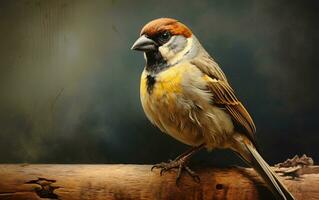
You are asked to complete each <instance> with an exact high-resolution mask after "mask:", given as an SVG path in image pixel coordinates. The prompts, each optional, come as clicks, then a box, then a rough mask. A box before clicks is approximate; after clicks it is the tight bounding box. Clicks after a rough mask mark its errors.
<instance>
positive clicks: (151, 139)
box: [0, 0, 319, 164]
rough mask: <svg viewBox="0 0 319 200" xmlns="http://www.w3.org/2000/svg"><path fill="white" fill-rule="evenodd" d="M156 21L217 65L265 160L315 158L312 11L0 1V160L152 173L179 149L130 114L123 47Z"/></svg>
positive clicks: (208, 158) (133, 104)
mask: <svg viewBox="0 0 319 200" xmlns="http://www.w3.org/2000/svg"><path fill="white" fill-rule="evenodd" d="M158 17H173V18H177V19H179V20H180V21H182V22H183V23H185V24H187V25H188V26H189V27H190V28H191V29H192V30H193V32H194V34H195V35H196V36H197V37H198V38H199V40H200V41H201V43H202V44H203V45H204V47H205V48H206V49H207V50H208V52H210V54H211V55H212V56H213V57H214V58H215V59H216V60H217V61H218V63H219V64H220V66H221V67H222V69H223V70H224V71H225V73H226V75H227V76H228V79H229V80H230V82H231V84H232V86H233V87H234V89H235V90H236V92H237V95H238V96H239V98H240V99H241V100H242V101H243V102H244V104H245V105H246V107H247V109H248V110H249V112H250V113H251V115H252V116H253V118H254V120H255V123H256V125H257V137H258V141H259V145H260V146H261V149H262V153H263V155H264V156H265V159H266V160H268V161H269V162H270V163H276V162H279V161H283V160H285V159H286V158H288V157H292V156H294V155H295V154H303V153H306V154H308V155H310V156H312V157H313V158H314V159H315V161H316V160H317V161H318V160H319V153H318V142H319V133H318V127H317V125H318V118H319V117H318V112H319V109H318V101H319V94H318V72H319V71H318V67H319V65H318V64H319V58H318V57H319V55H318V47H317V46H318V35H319V34H318V33H319V31H318V27H319V26H318V1H294V0H292V1H288V0H285V1H283V0H264V1H261V0H259V1H253V0H251V1H249V0H243V1H230V0H210V1H209V0H207V1H192V2H191V1H171V0H162V1H151V0H143V1H128V0H127V1H124V0H112V1H107V0H105V1H95V0H94V1H75V0H74V1H69V0H58V1H49V0H12V1H1V3H0V27H1V30H0V89H1V90H0V91H1V93H0V95H1V96H0V162H1V163H8V162H30V163H155V162H160V161H164V160H167V159H169V158H174V157H175V156H177V155H178V154H179V153H181V152H182V151H184V150H185V149H187V147H186V146H185V145H183V144H180V143H179V142H177V141H175V140H174V139H172V138H170V137H169V136H167V135H165V134H162V133H160V132H159V131H158V130H157V129H156V128H155V127H153V126H152V125H151V124H150V123H149V122H148V120H147V119H146V117H145V116H144V113H143V111H142V108H141V105H140V100H139V78H140V74H141V72H142V70H143V65H144V59H143V56H142V54H141V53H139V52H132V51H131V50H130V47H131V45H132V44H133V42H134V41H135V39H137V37H138V34H139V31H140V29H141V28H142V26H143V25H144V24H145V23H147V22H148V21H150V20H152V19H155V18H158ZM195 161H197V162H207V163H214V164H220V163H226V164H228V163H237V161H238V159H236V156H234V155H233V154H232V153H230V152H228V151H214V152H212V153H210V154H209V153H207V152H202V153H201V154H200V155H199V156H197V157H196V158H195Z"/></svg>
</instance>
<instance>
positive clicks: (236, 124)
mask: <svg viewBox="0 0 319 200" xmlns="http://www.w3.org/2000/svg"><path fill="white" fill-rule="evenodd" d="M131 49H132V50H137V51H142V52H144V58H145V61H146V64H145V67H144V70H143V73H142V75H141V81H140V99H141V103H142V107H143V110H144V112H145V114H146V116H147V118H148V119H149V120H150V122H151V123H152V124H154V125H155V126H157V127H158V128H159V129H160V130H161V131H162V132H164V133H166V134H168V135H170V136H171V137H173V138H175V139H176V140H178V141H180V142H182V143H184V144H186V145H189V146H191V147H192V148H191V149H190V150H189V151H187V152H185V153H183V154H182V155H180V156H178V157H177V158H176V159H174V160H170V161H169V162H167V163H165V162H163V163H160V164H156V165H154V166H153V168H160V169H161V174H162V173H164V172H166V171H168V170H171V169H174V168H177V169H178V171H177V176H176V181H178V180H179V178H180V176H181V172H182V171H183V170H185V171H186V172H187V173H188V174H189V175H191V176H192V177H193V178H194V179H195V180H197V181H199V177H198V175H197V174H196V173H195V172H193V171H192V170H191V169H190V168H189V167H188V166H187V163H188V161H189V160H190V158H191V157H192V156H193V154H195V153H196V152H198V151H199V150H201V149H203V148H206V149H207V150H212V149H215V148H220V149H226V148H228V149H231V150H233V151H234V152H235V153H237V154H238V155H239V156H240V157H241V158H242V159H243V160H244V161H245V162H246V163H248V164H249V165H250V166H252V167H253V168H254V169H255V170H256V171H257V172H258V173H259V175H260V176H261V177H262V178H263V180H264V181H265V183H266V185H267V186H268V187H269V189H270V190H271V191H272V193H273V194H274V196H275V198H276V199H280V200H281V199H285V200H286V199H294V197H293V195H292V194H291V193H290V192H289V191H288V190H287V188H286V187H285V185H284V184H283V183H282V182H281V181H280V180H279V179H278V177H277V175H276V174H275V173H274V172H273V171H272V169H271V168H270V167H269V165H268V164H267V163H266V162H265V160H264V159H263V158H262V157H261V155H260V154H259V152H258V149H257V148H256V146H257V145H256V137H255V132H256V127H255V124H254V122H253V119H252V117H251V116H250V114H249V113H248V111H247V110H246V108H245V107H244V106H243V104H242V103H241V102H240V101H239V99H238V98H237V97H236V94H235V92H234V90H233V89H232V87H231V86H230V83H229V82H228V80H227V78H226V76H225V74H224V72H223V71H222V69H221V68H220V67H219V65H218V64H217V62H216V61H215V60H214V59H213V58H212V57H211V56H210V55H209V54H208V53H207V51H206V50H205V49H204V48H203V46H202V45H201V44H200V42H199V41H198V39H197V38H196V36H195V35H194V34H193V33H192V31H191V30H190V29H189V28H188V27H187V26H186V25H184V24H183V23H181V22H179V21H178V20H176V19H172V18H159V19H155V20H153V21H150V22H149V23H147V24H146V25H145V26H144V27H143V28H142V30H141V32H140V37H139V38H138V39H137V40H136V42H135V43H134V44H133V46H132V48H131ZM153 168H152V169H153Z"/></svg>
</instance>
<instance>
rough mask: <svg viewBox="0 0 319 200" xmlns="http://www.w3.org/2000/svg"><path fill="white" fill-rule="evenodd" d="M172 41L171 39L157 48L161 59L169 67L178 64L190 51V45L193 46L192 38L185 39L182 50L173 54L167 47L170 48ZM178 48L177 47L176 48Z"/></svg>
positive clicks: (172, 50)
mask: <svg viewBox="0 0 319 200" xmlns="http://www.w3.org/2000/svg"><path fill="white" fill-rule="evenodd" d="M173 41H174V39H173V38H171V40H170V41H169V42H167V43H166V44H165V45H163V46H161V47H159V51H160V52H161V55H162V56H163V58H164V59H165V60H166V62H167V63H168V64H169V65H174V64H176V63H178V62H180V61H181V60H182V59H183V58H184V56H185V55H186V54H187V53H188V52H189V51H190V50H191V48H192V45H193V38H192V37H190V38H187V39H186V45H185V47H184V48H182V49H181V50H180V51H178V52H174V49H171V48H170V47H169V46H171V45H172V44H171V43H172V42H173ZM180 45H182V44H180ZM176 48H178V47H176Z"/></svg>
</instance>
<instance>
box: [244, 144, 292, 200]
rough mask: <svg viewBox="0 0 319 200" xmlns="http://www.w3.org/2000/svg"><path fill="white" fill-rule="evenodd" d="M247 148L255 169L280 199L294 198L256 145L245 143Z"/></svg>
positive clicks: (289, 199) (288, 199) (290, 199)
mask: <svg viewBox="0 0 319 200" xmlns="http://www.w3.org/2000/svg"><path fill="white" fill-rule="evenodd" d="M245 146H246V148H247V150H248V151H249V153H250V154H251V158H252V159H251V160H250V163H251V165H252V166H253V167H254V168H255V170H256V171H257V172H258V173H259V174H260V176H262V178H263V179H264V181H265V182H266V183H267V185H268V187H269V188H270V190H271V191H272V192H273V194H274V195H275V196H276V199H278V200H294V199H295V198H294V197H293V196H292V194H291V193H290V192H289V191H288V190H287V188H286V187H285V186H284V185H283V183H282V182H281V181H280V180H279V179H278V176H277V175H276V174H275V172H273V171H272V170H271V168H270V167H269V165H268V164H267V163H266V162H265V160H264V159H263V158H262V157H261V156H260V154H259V153H258V152H257V150H256V149H255V147H254V146H253V145H252V144H245Z"/></svg>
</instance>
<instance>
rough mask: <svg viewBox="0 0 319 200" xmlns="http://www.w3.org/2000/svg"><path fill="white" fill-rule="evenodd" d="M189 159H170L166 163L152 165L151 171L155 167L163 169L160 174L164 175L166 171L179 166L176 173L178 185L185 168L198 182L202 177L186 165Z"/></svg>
mask: <svg viewBox="0 0 319 200" xmlns="http://www.w3.org/2000/svg"><path fill="white" fill-rule="evenodd" d="M186 163H187V161H186V160H184V159H178V160H169V162H167V163H165V162H162V163H159V164H155V165H153V166H152V168H151V171H152V170H153V169H161V171H160V175H161V176H162V175H163V174H164V173H165V172H167V171H170V170H171V169H175V168H177V174H176V185H178V183H179V180H180V178H181V174H182V171H183V170H185V171H186V172H187V173H188V174H189V175H190V176H191V177H192V178H193V180H194V181H195V182H196V183H199V182H200V177H199V176H198V175H197V174H196V173H195V172H194V171H192V170H191V169H190V168H189V167H188V166H186Z"/></svg>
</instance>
